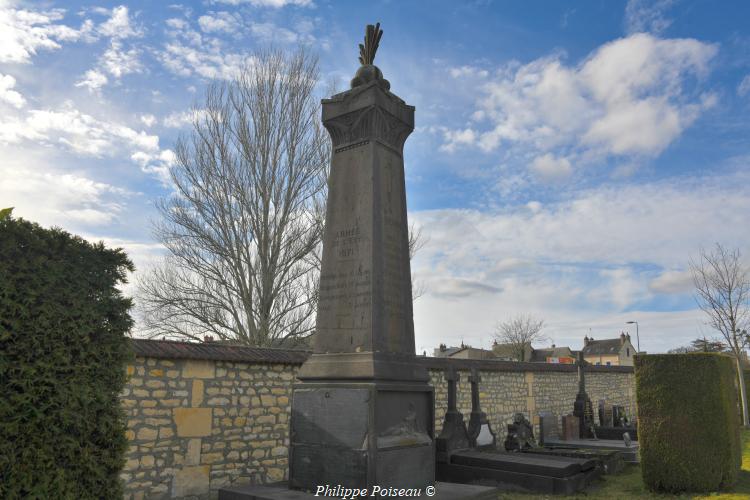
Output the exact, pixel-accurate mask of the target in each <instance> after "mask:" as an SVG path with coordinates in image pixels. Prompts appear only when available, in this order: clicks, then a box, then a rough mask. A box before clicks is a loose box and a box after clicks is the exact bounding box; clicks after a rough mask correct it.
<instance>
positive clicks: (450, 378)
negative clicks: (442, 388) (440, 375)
mask: <svg viewBox="0 0 750 500" xmlns="http://www.w3.org/2000/svg"><path fill="white" fill-rule="evenodd" d="M444 377H445V381H446V382H448V411H449V412H451V413H454V412H457V411H458V408H457V406H456V384H457V383H458V382H459V380H461V374H459V373H458V372H457V371H456V369H455V368H454V367H453V366H452V365H448V367H447V368H446V369H445V373H444Z"/></svg>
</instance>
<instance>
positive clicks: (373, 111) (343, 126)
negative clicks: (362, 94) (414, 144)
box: [323, 104, 414, 154]
mask: <svg viewBox="0 0 750 500" xmlns="http://www.w3.org/2000/svg"><path fill="white" fill-rule="evenodd" d="M323 124H324V125H325V127H326V129H327V130H328V133H329V134H330V135H331V141H332V142H333V148H334V150H336V149H338V148H339V147H346V146H347V145H349V144H353V143H361V142H363V141H367V140H377V141H380V142H382V143H385V144H386V145H387V146H390V147H391V148H393V149H395V150H396V151H398V152H399V154H401V153H402V152H403V148H404V143H405V142H406V138H407V137H409V134H411V131H412V130H413V129H414V127H412V126H410V125H408V124H406V123H404V122H403V121H401V120H400V119H398V118H397V117H395V116H393V115H392V114H390V113H389V112H388V111H386V110H385V109H383V108H381V107H379V106H378V105H377V104H373V105H370V106H367V107H364V108H360V109H357V110H355V111H352V112H351V113H347V114H344V115H339V116H336V117H334V118H331V119H329V120H326V121H325V122H324V123H323Z"/></svg>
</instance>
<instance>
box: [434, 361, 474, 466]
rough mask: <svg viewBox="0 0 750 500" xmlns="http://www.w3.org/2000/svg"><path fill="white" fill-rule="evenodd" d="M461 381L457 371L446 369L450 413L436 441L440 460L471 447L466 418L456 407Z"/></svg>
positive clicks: (446, 415)
mask: <svg viewBox="0 0 750 500" xmlns="http://www.w3.org/2000/svg"><path fill="white" fill-rule="evenodd" d="M460 379H461V376H460V374H459V373H458V372H457V371H456V369H455V368H454V367H453V366H451V365H448V367H447V368H446V369H445V381H446V382H448V411H446V412H445V417H444V418H443V428H442V429H441V431H440V435H439V436H438V437H437V439H436V440H435V443H436V445H437V451H438V459H439V460H446V459H447V455H449V454H450V453H452V452H454V451H456V450H464V449H467V448H469V446H470V442H471V440H470V438H469V433H468V431H467V430H466V422H464V416H463V414H462V413H461V412H460V411H458V407H457V406H456V390H457V389H456V384H458V381H459V380H460Z"/></svg>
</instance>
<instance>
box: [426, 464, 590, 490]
mask: <svg viewBox="0 0 750 500" xmlns="http://www.w3.org/2000/svg"><path fill="white" fill-rule="evenodd" d="M435 472H436V474H437V477H438V478H440V480H442V481H455V482H461V483H464V484H466V485H467V486H468V485H480V486H493V487H495V488H498V489H499V490H502V491H516V492H523V493H542V494H549V495H558V494H561V495H572V494H574V493H577V492H580V491H583V490H584V489H585V488H586V487H587V486H588V485H589V483H591V481H593V480H594V479H595V478H597V477H600V475H601V470H600V469H599V468H598V467H596V468H593V469H590V470H588V471H586V472H578V473H576V474H573V475H572V476H568V477H562V478H560V477H551V476H539V475H536V474H526V473H523V472H511V471H507V470H499V469H489V468H484V467H474V466H469V465H456V464H446V463H438V464H437V468H436V470H435Z"/></svg>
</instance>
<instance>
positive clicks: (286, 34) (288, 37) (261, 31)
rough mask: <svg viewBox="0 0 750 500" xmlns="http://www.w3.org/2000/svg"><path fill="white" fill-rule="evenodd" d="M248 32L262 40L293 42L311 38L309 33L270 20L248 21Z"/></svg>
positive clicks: (310, 39)
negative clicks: (298, 31) (299, 31)
mask: <svg viewBox="0 0 750 500" xmlns="http://www.w3.org/2000/svg"><path fill="white" fill-rule="evenodd" d="M250 33H251V34H252V35H253V36H254V37H256V38H258V39H259V40H261V41H262V42H276V43H287V44H293V43H297V42H306V43H309V42H311V41H312V40H313V38H312V36H311V35H310V34H309V33H308V34H302V33H297V32H294V31H292V30H289V29H286V28H283V27H281V26H278V25H276V24H274V23H270V22H264V23H250Z"/></svg>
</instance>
